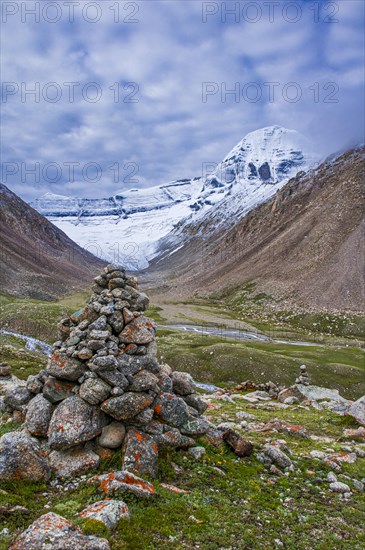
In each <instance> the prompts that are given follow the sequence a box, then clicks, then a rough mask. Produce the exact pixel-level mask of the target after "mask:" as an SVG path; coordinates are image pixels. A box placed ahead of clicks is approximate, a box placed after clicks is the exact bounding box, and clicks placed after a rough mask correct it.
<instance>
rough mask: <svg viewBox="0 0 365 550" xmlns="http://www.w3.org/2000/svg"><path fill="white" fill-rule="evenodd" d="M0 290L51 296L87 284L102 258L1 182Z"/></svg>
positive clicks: (34, 296) (18, 294)
mask: <svg viewBox="0 0 365 550" xmlns="http://www.w3.org/2000/svg"><path fill="white" fill-rule="evenodd" d="M0 234H1V254H0V290H1V291H2V292H6V293H10V294H14V295H17V296H29V297H32V298H40V299H52V298H55V297H58V296H61V295H62V294H66V293H68V292H70V291H72V290H79V289H84V288H86V287H88V286H89V285H90V282H91V280H92V278H93V276H94V275H95V273H96V272H97V271H98V270H100V268H101V267H102V266H103V262H102V261H101V260H99V259H98V258H96V257H95V256H93V255H92V254H90V253H89V252H86V251H85V250H83V249H82V248H80V247H79V246H78V245H77V244H76V243H74V242H73V241H71V239H69V238H68V237H67V235H65V233H63V231H61V230H60V229H58V228H57V227H55V226H54V225H52V224H51V223H50V222H49V221H48V220H46V218H44V217H43V216H41V215H40V214H38V212H36V211H35V210H34V209H33V208H31V207H30V206H29V205H28V204H26V203H25V202H24V201H22V200H21V199H20V198H19V197H17V195H15V194H14V193H12V192H11V191H10V190H9V189H8V188H7V187H5V185H2V184H0Z"/></svg>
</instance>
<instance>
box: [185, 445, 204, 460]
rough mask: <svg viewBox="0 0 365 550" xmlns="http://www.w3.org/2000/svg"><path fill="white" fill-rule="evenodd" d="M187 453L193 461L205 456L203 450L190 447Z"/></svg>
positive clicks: (202, 448)
mask: <svg viewBox="0 0 365 550" xmlns="http://www.w3.org/2000/svg"><path fill="white" fill-rule="evenodd" d="M188 452H189V454H190V455H191V456H192V457H193V458H195V460H200V459H201V457H202V456H203V455H204V454H205V448H204V447H191V448H190V449H189V451H188Z"/></svg>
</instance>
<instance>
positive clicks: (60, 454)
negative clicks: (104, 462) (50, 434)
mask: <svg viewBox="0 0 365 550" xmlns="http://www.w3.org/2000/svg"><path fill="white" fill-rule="evenodd" d="M48 458H49V465H50V467H51V470H52V471H53V472H54V474H55V475H56V477H60V478H73V477H75V476H78V475H81V474H85V473H87V472H89V471H90V470H94V469H96V468H97V467H98V465H99V456H98V455H97V454H96V453H94V452H93V451H91V450H89V449H83V448H79V447H76V448H74V449H69V450H67V451H52V452H51V453H50V455H49V457H48Z"/></svg>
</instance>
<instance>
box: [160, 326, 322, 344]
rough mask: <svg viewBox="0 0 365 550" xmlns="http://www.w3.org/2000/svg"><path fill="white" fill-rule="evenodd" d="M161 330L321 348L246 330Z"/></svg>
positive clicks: (179, 328)
mask: <svg viewBox="0 0 365 550" xmlns="http://www.w3.org/2000/svg"><path fill="white" fill-rule="evenodd" d="M161 326H163V328H170V329H174V330H181V331H185V332H195V333H198V334H202V335H203V336H218V337H220V338H230V339H233V340H251V341H257V342H273V343H275V344H290V345H292V346H323V344H317V343H316V342H302V341H296V340H276V339H274V338H270V337H269V336H266V335H265V334H262V333H260V332H250V331H246V330H239V329H232V328H223V327H208V326H197V325H161Z"/></svg>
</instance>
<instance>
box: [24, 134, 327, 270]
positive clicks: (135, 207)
mask: <svg viewBox="0 0 365 550" xmlns="http://www.w3.org/2000/svg"><path fill="white" fill-rule="evenodd" d="M319 160H320V159H319V158H318V156H317V155H316V154H314V153H313V152H311V147H310V143H309V142H308V141H307V140H306V139H305V138H304V137H303V136H302V135H301V134H299V133H298V132H296V131H295V130H288V129H286V128H283V127H281V126H270V127H266V128H262V129H259V130H256V131H254V132H251V133H249V134H247V135H246V136H245V137H244V138H243V139H242V140H241V141H240V142H239V143H238V144H237V145H236V146H235V147H234V148H233V149H232V150H231V151H230V152H229V153H228V154H227V155H226V157H225V158H224V159H223V161H222V162H221V163H219V164H218V165H217V166H216V167H214V169H213V170H212V171H211V173H209V174H207V175H206V176H205V177H204V178H203V177H196V178H193V179H182V180H176V181H173V182H170V183H166V184H163V185H158V186H154V187H149V188H141V189H129V190H127V191H120V192H116V193H115V195H113V196H112V197H107V198H96V199H90V198H89V199H88V198H76V197H68V196H63V195H56V194H52V193H46V194H45V195H43V196H42V197H40V198H38V199H36V200H35V201H34V202H32V203H31V206H32V207H33V208H35V209H36V210H37V211H38V212H39V213H41V214H42V215H44V216H45V217H47V218H48V220H50V221H51V222H52V223H54V224H55V225H56V226H57V227H59V228H60V229H62V230H63V231H64V232H65V233H66V234H67V235H68V236H69V237H70V238H71V239H72V240H74V241H75V242H77V243H78V244H79V245H80V246H82V247H83V248H85V249H87V250H88V251H90V252H92V253H93V254H95V255H96V256H98V257H100V258H103V259H106V260H108V261H112V262H118V263H123V264H124V265H125V266H126V267H127V268H128V269H129V270H133V271H139V270H142V269H145V268H147V267H148V265H149V262H150V261H151V260H152V259H153V258H155V257H156V256H158V255H160V254H162V257H163V256H164V254H165V253H166V252H167V253H168V254H169V255H172V254H173V253H175V252H176V251H177V250H178V249H180V248H181V247H182V246H183V241H184V238H185V237H184V236H185V235H186V234H187V232H188V231H187V230H188V229H189V227H192V226H194V227H198V228H199V227H200V228H203V227H204V231H205V234H206V233H207V231H208V232H209V231H211V232H212V231H213V232H214V231H218V230H222V228H228V227H230V226H231V225H233V224H234V223H236V221H238V220H239V219H240V218H242V217H243V216H244V215H245V214H246V213H247V212H249V211H250V210H252V209H253V208H255V207H256V206H257V205H258V204H260V203H262V202H264V201H266V200H268V199H269V198H270V197H271V196H272V195H273V194H274V193H276V191H277V190H278V189H280V188H281V187H282V186H283V185H285V183H287V181H288V180H289V179H290V178H292V177H294V176H295V175H296V174H297V173H298V172H300V171H307V170H309V169H311V168H313V167H314V166H316V164H318V162H319Z"/></svg>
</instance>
